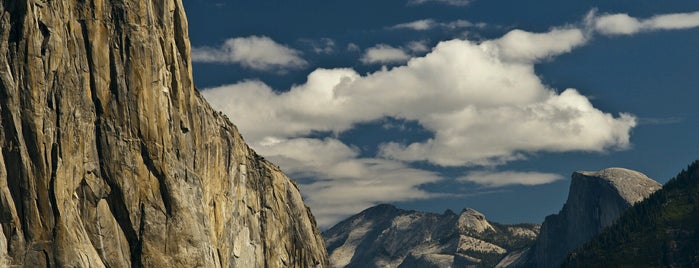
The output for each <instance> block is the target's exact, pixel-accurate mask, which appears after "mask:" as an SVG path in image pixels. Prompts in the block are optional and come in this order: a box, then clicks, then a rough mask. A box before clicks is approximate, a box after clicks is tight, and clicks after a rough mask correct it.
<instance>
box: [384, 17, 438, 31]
mask: <svg viewBox="0 0 699 268" xmlns="http://www.w3.org/2000/svg"><path fill="white" fill-rule="evenodd" d="M435 26H437V22H435V21H434V20H432V19H425V20H416V21H411V22H406V23H401V24H396V25H394V26H391V27H389V29H410V30H415V31H425V30H430V29H432V28H434V27H435Z"/></svg>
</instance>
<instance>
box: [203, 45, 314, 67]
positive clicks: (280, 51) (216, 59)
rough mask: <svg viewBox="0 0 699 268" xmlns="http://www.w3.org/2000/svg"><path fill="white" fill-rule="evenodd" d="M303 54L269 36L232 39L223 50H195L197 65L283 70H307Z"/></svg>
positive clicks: (209, 48)
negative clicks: (204, 63)
mask: <svg viewBox="0 0 699 268" xmlns="http://www.w3.org/2000/svg"><path fill="white" fill-rule="evenodd" d="M300 55H301V52H300V51H298V50H295V49H291V48H289V47H286V46H284V45H281V44H279V43H277V42H275V41H274V40H272V39H271V38H269V37H267V36H250V37H239V38H231V39H228V40H226V41H225V42H224V43H223V45H221V46H220V47H216V48H212V47H195V48H192V60H193V61H194V62H206V63H224V64H240V65H241V66H244V67H247V68H250V69H254V70H260V71H269V70H283V69H294V68H301V67H304V66H305V65H306V64H307V62H306V61H305V60H303V59H302V58H301V57H300Z"/></svg>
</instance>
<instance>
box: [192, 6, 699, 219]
mask: <svg viewBox="0 0 699 268" xmlns="http://www.w3.org/2000/svg"><path fill="white" fill-rule="evenodd" d="M610 2H611V3H610ZM656 2H657V1H633V2H631V1H586V2H585V3H563V2H560V1H484V0H473V1H461V0H384V1H316V0H313V1H294V2H292V1H281V0H278V1H266V0H261V1H223V0H211V1H209V0H200V1H185V8H186V10H187V13H188V18H189V28H190V30H189V35H190V40H191V43H192V47H193V49H192V56H193V61H194V66H193V70H194V78H195V83H196V85H197V87H198V88H199V89H200V90H201V91H202V92H203V94H204V96H205V97H206V98H207V99H208V100H209V102H211V103H212V105H213V106H214V107H215V108H217V109H220V110H222V111H223V112H224V113H226V114H227V115H228V117H229V118H230V119H231V121H233V123H235V124H236V125H237V126H238V127H239V129H240V131H241V132H242V134H243V136H244V137H245V139H246V141H247V142H248V143H249V144H250V145H251V146H252V147H253V148H254V149H255V150H256V151H258V152H259V153H260V154H262V155H264V156H265V157H266V158H268V159H271V160H272V161H273V162H275V163H276V164H278V165H279V166H280V167H281V168H282V169H283V170H285V172H287V173H288V174H289V176H290V177H291V178H293V179H294V180H296V181H297V182H299V185H300V187H301V191H302V193H303V195H304V198H305V200H306V203H307V204H308V205H309V206H310V207H311V209H312V211H313V213H314V214H315V215H316V217H317V219H318V222H319V224H320V225H321V227H323V228H325V227H329V226H331V225H332V224H334V223H336V222H337V221H339V220H341V219H343V218H345V217H347V216H349V215H352V214H354V213H357V212H359V211H361V210H363V209H365V208H367V207H370V206H372V205H374V204H378V203H392V204H395V205H397V206H399V207H401V208H405V209H417V210H426V211H434V212H443V211H444V210H446V209H452V210H455V211H460V210H461V209H462V208H465V207H471V208H474V209H476V210H479V211H481V212H483V213H484V214H485V215H486V216H487V217H488V218H489V219H490V220H493V221H497V222H501V223H519V222H533V223H539V222H541V221H543V218H544V217H545V216H546V215H549V214H552V213H556V212H558V210H559V209H560V208H561V207H562V205H563V203H564V201H565V198H566V196H567V192H568V186H569V175H570V174H571V173H572V172H573V171H576V170H599V169H603V168H607V167H613V166H618V167H626V168H630V169H635V170H638V171H641V172H643V173H645V174H646V175H648V176H649V177H651V178H654V179H656V180H657V181H659V182H661V183H664V182H666V181H667V180H668V179H669V178H671V177H672V176H673V175H675V174H676V173H677V172H678V171H679V170H681V169H682V168H683V167H685V165H686V164H688V163H690V162H691V161H692V160H694V159H697V158H699V138H697V137H698V135H697V133H699V119H698V118H699V108H698V106H697V104H698V102H697V100H699V76H698V75H697V73H699V72H698V71H699V50H697V47H699V2H695V1H662V2H657V3H656Z"/></svg>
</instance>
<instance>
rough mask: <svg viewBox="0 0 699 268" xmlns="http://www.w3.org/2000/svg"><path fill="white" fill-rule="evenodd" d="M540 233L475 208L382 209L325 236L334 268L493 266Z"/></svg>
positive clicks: (372, 210)
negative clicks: (503, 222)
mask: <svg viewBox="0 0 699 268" xmlns="http://www.w3.org/2000/svg"><path fill="white" fill-rule="evenodd" d="M538 231H539V228H538V226H535V225H521V226H505V225H498V224H495V223H489V222H488V221H487V220H486V218H485V216H484V215H483V214H482V213H480V212H478V211H476V210H474V209H464V210H463V211H462V212H461V213H460V214H459V215H457V214H455V213H454V212H453V211H451V210H447V211H445V212H444V213H443V214H441V215H440V214H437V213H429V212H420V211H407V210H402V209H398V208H396V207H394V206H390V205H379V206H376V207H373V208H368V209H366V210H364V211H362V212H361V213H359V214H357V215H354V216H352V217H350V218H349V219H347V220H344V221H342V222H340V223H338V224H337V225H335V226H333V227H332V228H330V229H329V230H327V231H325V232H324V233H323V236H324V237H325V239H326V244H327V248H328V252H329V253H330V259H331V262H332V264H333V266H334V267H465V266H473V267H492V266H494V265H495V264H497V262H498V261H499V260H500V259H501V258H502V257H503V256H504V255H505V254H507V253H508V252H510V251H514V250H517V249H520V248H523V247H524V246H526V245H529V243H531V242H533V240H534V239H535V237H536V234H537V233H538Z"/></svg>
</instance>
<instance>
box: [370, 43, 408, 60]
mask: <svg viewBox="0 0 699 268" xmlns="http://www.w3.org/2000/svg"><path fill="white" fill-rule="evenodd" d="M410 58H411V56H410V55H408V53H406V52H405V51H404V50H403V49H401V48H396V47H392V46H389V45H386V44H379V45H376V46H374V47H370V48H368V49H367V50H366V51H365V52H364V55H363V56H362V58H361V59H359V60H360V61H361V62H362V63H364V64H388V63H405V62H407V61H408V60H409V59H410Z"/></svg>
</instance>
